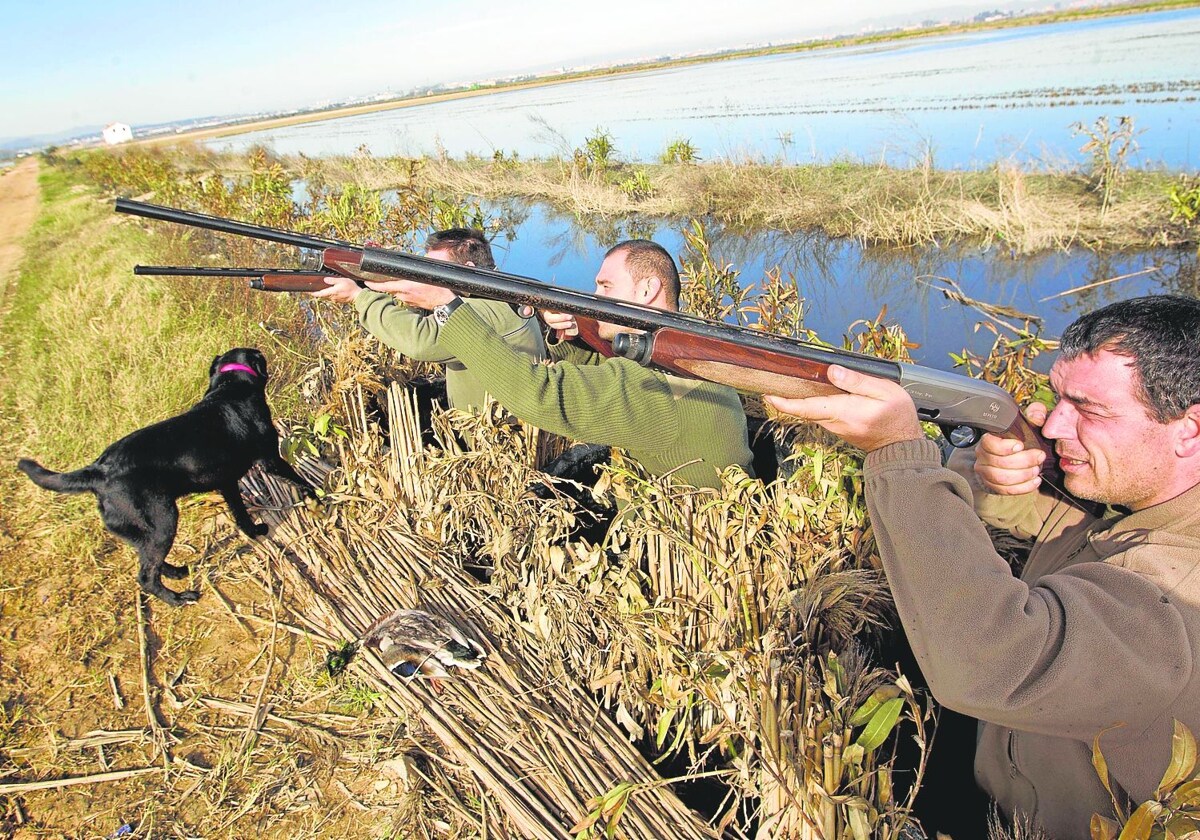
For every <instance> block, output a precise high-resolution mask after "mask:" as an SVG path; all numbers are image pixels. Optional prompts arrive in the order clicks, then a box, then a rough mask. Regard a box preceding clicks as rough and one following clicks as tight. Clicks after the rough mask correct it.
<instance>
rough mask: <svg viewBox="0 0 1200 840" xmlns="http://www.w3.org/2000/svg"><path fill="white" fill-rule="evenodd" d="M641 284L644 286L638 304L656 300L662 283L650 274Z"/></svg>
mask: <svg viewBox="0 0 1200 840" xmlns="http://www.w3.org/2000/svg"><path fill="white" fill-rule="evenodd" d="M642 282H643V283H645V284H646V285H645V286H644V287H643V289H642V299H641V300H639V301H638V303H649V302H650V301H652V300H655V299H657V298H658V296H659V294H660V293H661V292H662V287H663V286H662V281H661V280H659V279H658V278H657V277H655V276H654V275H653V274H651V275H650V276H649V277H647V278H646V279H645V280H643V281H642Z"/></svg>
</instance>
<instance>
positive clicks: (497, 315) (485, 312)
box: [354, 290, 546, 408]
mask: <svg viewBox="0 0 1200 840" xmlns="http://www.w3.org/2000/svg"><path fill="white" fill-rule="evenodd" d="M463 303H465V304H466V305H467V306H469V307H471V309H472V310H473V311H475V312H477V313H478V314H479V317H480V318H482V319H483V321H484V322H485V323H487V324H488V325H490V326H491V327H492V329H493V330H495V331H496V333H498V334H499V336H500V338H501V339H502V341H504V342H507V344H508V345H510V346H511V347H513V348H515V349H516V350H517V351H519V352H520V353H523V354H525V355H526V356H528V357H529V358H530V359H533V360H535V361H539V360H541V359H544V358H546V347H545V344H544V342H543V341H542V333H541V329H540V328H539V326H538V322H537V320H536V319H534V318H528V319H527V318H522V317H520V316H519V315H517V313H515V312H513V309H512V307H511V306H509V305H508V304H507V303H501V302H499V301H495V300H483V299H481V298H469V299H467V300H464V301H463ZM354 309H355V311H356V312H357V313H358V320H359V323H361V324H362V325H363V328H364V329H366V331H367V332H369V333H370V334H371V335H373V336H375V337H376V338H378V339H379V340H380V341H382V342H383V343H384V344H386V345H387V346H388V347H391V348H393V349H394V350H399V351H400V352H401V353H403V354H404V355H405V356H408V357H409V358H410V359H416V360H417V361H419V362H440V363H442V364H444V365H445V366H446V398H447V399H448V400H449V401H450V405H451V406H452V407H454V408H471V407H476V406H481V405H483V404H484V402H486V399H487V392H488V387H487V378H486V377H478V376H475V375H474V374H473V373H471V372H470V371H468V370H467V368H466V365H464V364H463V363H462V362H461V361H460V360H459V359H458V358H456V356H455V354H454V353H453V352H452V351H450V350H448V349H447V348H446V346H445V345H444V344H443V342H442V341H441V327H439V326H438V324H437V322H436V321H434V320H433V318H431V317H430V316H429V315H428V313H425V312H422V311H421V310H418V309H409V308H408V307H406V306H403V305H401V304H399V303H397V301H396V299H395V298H393V297H392V296H391V295H389V294H384V293H383V292H372V291H369V290H368V291H362V292H359V293H358V295H356V296H355V298H354Z"/></svg>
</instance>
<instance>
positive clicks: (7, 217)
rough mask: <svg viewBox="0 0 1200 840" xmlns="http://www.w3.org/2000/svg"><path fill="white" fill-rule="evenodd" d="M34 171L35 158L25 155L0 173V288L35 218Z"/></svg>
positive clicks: (14, 265)
mask: <svg viewBox="0 0 1200 840" xmlns="http://www.w3.org/2000/svg"><path fill="white" fill-rule="evenodd" d="M37 173H38V162H37V160H36V159H35V158H29V159H27V160H25V161H23V162H22V163H20V164H19V165H17V166H15V167H13V168H12V169H9V170H7V171H6V172H4V173H3V174H0V291H4V290H7V288H8V283H9V280H10V279H11V278H12V276H13V275H14V273H15V272H16V270H17V266H19V265H20V264H21V257H22V256H23V255H24V249H23V248H22V247H21V241H22V240H23V239H24V238H25V234H26V233H28V232H29V227H30V226H31V225H32V224H33V220H34V219H35V218H36V217H37V211H38V185H37ZM2 298H3V295H0V299H2Z"/></svg>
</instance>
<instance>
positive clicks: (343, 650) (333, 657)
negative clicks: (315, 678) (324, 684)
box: [325, 642, 358, 677]
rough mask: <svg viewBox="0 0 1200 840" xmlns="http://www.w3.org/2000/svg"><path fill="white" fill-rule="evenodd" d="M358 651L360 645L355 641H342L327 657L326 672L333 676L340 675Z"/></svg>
mask: <svg viewBox="0 0 1200 840" xmlns="http://www.w3.org/2000/svg"><path fill="white" fill-rule="evenodd" d="M357 652H358V646H357V645H356V644H354V642H342V644H341V645H340V646H339V647H338V648H337V650H331V651H330V652H329V655H328V656H326V657H325V673H326V674H328V675H329V676H331V677H340V676H341V675H342V672H343V671H345V670H346V666H347V665H349V664H350V660H351V659H353V658H354V654H355V653H357Z"/></svg>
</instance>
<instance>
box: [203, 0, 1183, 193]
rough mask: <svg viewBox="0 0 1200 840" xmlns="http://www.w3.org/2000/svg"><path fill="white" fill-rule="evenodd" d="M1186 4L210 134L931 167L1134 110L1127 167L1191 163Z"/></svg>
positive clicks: (316, 142)
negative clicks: (690, 152) (600, 146)
mask: <svg viewBox="0 0 1200 840" xmlns="http://www.w3.org/2000/svg"><path fill="white" fill-rule="evenodd" d="M1198 96H1200V8H1190V9H1181V10H1175V11H1168V12H1155V13H1147V14H1138V15H1121V16H1116V17H1109V18H1099V19H1091V20H1084V21H1076V22H1069V23H1057V24H1045V25H1040V26H1021V27H1013V28H1008V29H999V30H990V31H978V32H968V33H962V34H955V35H945V36H938V37H925V38H919V39H912V40H906V41H891V42H883V43H878V44H872V45H867V46H856V47H843V48H831V49H820V50H812V51H808V52H800V53H791V54H786V55H774V56H763V57H759V58H746V59H737V60H728V61H716V62H709V63H704V64H695V65H689V66H686V67H679V68H672V69H664V70H654V71H647V72H642V73H636V74H630V75H622V76H615V77H602V78H595V79H589V80H585V81H579V82H572V83H569V84H558V85H552V86H548V87H540V88H531V89H526V90H514V91H508V92H501V93H494V94H487V95H484V96H477V97H473V98H469V99H460V100H455V101H449V102H440V103H434V104H428V105H421V106H416V107H410V108H399V109H395V110H390V111H382V112H377V113H373V114H365V115H361V116H356V117H345V118H340V119H334V120H328V121H324V122H317V123H308V124H304V125H295V126H289V127H286V128H279V129H273V130H270V131H261V132H254V133H250V134H244V135H239V136H236V137H233V138H227V139H222V140H215V141H211V143H210V145H212V146H214V147H217V148H233V149H244V148H246V147H248V146H250V145H253V144H259V143H265V144H267V145H269V146H271V147H273V148H274V149H275V150H276V151H277V152H279V153H281V154H294V153H300V152H302V153H304V154H306V155H310V156H311V155H318V156H320V155H335V154H351V153H353V152H354V151H355V150H356V149H358V148H359V147H361V146H366V147H367V148H368V149H369V150H370V151H371V152H372V153H373V154H375V155H398V154H400V155H421V154H431V153H434V152H436V151H437V150H438V149H439V148H440V149H444V150H445V151H446V153H448V154H449V155H451V156H453V157H461V156H463V155H466V154H468V153H470V154H478V155H483V156H486V157H491V155H492V153H493V152H494V151H497V150H500V151H504V152H505V153H510V152H513V151H516V152H517V153H518V154H519V155H520V156H521V157H524V158H529V157H544V156H547V155H553V154H566V155H568V156H569V154H570V151H571V150H572V149H574V148H577V147H580V146H582V144H583V142H584V140H585V138H586V137H588V136H589V135H591V134H593V133H594V132H595V131H596V129H597V128H601V129H605V130H607V131H609V132H610V133H611V134H612V136H613V138H614V141H615V143H616V147H617V149H618V150H619V152H620V153H621V154H622V155H623V156H624V157H625V158H626V159H629V160H634V161H637V160H655V159H657V157H658V156H659V154H661V153H662V151H663V150H664V148H665V147H666V146H667V144H668V143H670V142H671V141H672V140H673V139H675V138H686V139H687V140H689V141H690V142H691V143H692V145H693V146H695V147H696V148H697V149H698V151H699V154H700V155H701V156H702V157H703V158H705V159H709V160H711V159H716V158H724V159H732V160H740V159H746V158H749V159H756V160H762V159H767V160H777V159H778V160H782V161H785V162H791V163H810V162H814V161H815V162H825V161H830V160H836V159H839V158H852V159H857V160H867V161H878V160H880V159H883V160H886V161H888V162H889V163H892V164H894V165H901V166H903V165H906V164H909V163H912V162H913V161H914V160H919V159H922V158H923V157H924V155H925V152H926V150H927V149H928V150H929V151H930V152H931V153H932V156H933V162H934V165H936V166H939V167H979V166H987V165H990V164H991V163H993V162H994V161H996V160H998V159H1001V158H1013V159H1016V160H1019V161H1022V162H1025V163H1030V164H1032V165H1038V166H1051V167H1052V166H1057V165H1059V164H1062V163H1064V162H1069V161H1077V160H1078V159H1079V147H1080V145H1082V142H1083V140H1082V139H1081V138H1079V137H1073V136H1072V132H1071V126H1072V125H1073V124H1074V123H1083V124H1085V125H1091V124H1093V123H1094V122H1095V120H1096V118H1097V117H1099V116H1105V115H1107V116H1109V117H1110V118H1115V117H1116V116H1122V115H1124V116H1131V117H1133V118H1134V121H1135V124H1136V126H1137V127H1138V128H1139V129H1141V130H1142V131H1143V133H1142V134H1140V135H1139V136H1138V143H1139V145H1140V151H1139V152H1138V153H1136V155H1135V156H1134V158H1133V160H1134V162H1136V163H1144V164H1165V165H1166V166H1168V167H1170V168H1173V169H1176V168H1194V167H1195V166H1197V165H1198V164H1200V108H1198V107H1196V103H1197V97H1198Z"/></svg>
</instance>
